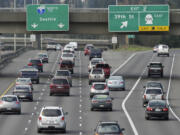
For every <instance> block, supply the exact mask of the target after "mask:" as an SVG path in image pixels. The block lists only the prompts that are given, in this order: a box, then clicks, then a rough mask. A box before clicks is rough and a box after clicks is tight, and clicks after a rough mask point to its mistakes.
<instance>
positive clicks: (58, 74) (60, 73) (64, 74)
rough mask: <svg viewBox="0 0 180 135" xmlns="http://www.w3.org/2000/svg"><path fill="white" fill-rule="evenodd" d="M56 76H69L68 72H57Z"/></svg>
mask: <svg viewBox="0 0 180 135" xmlns="http://www.w3.org/2000/svg"><path fill="white" fill-rule="evenodd" d="M56 76H69V72H68V71H57V72H56Z"/></svg>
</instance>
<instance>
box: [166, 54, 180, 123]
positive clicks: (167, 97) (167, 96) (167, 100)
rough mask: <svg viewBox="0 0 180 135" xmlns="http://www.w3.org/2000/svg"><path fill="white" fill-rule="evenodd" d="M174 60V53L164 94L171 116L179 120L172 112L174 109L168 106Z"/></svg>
mask: <svg viewBox="0 0 180 135" xmlns="http://www.w3.org/2000/svg"><path fill="white" fill-rule="evenodd" d="M174 60H175V54H174V55H173V61H172V65H171V71H170V77H169V84H168V90H167V95H166V102H167V104H168V105H169V109H170V110H171V113H172V114H173V116H174V117H175V118H176V119H177V120H178V121H179V122H180V118H179V117H178V116H177V115H176V113H175V112H174V110H173V109H172V107H171V106H170V103H169V92H170V88H171V80H172V72H173V67H174Z"/></svg>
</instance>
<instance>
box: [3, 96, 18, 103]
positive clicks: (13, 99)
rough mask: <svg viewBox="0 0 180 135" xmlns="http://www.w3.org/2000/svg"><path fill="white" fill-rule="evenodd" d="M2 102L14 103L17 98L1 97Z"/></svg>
mask: <svg viewBox="0 0 180 135" xmlns="http://www.w3.org/2000/svg"><path fill="white" fill-rule="evenodd" d="M2 101H6V102H14V101H17V98H16V97H2Z"/></svg>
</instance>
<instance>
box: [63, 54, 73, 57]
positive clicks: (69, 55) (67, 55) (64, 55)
mask: <svg viewBox="0 0 180 135" xmlns="http://www.w3.org/2000/svg"><path fill="white" fill-rule="evenodd" d="M63 57H73V54H70V53H66V54H63Z"/></svg>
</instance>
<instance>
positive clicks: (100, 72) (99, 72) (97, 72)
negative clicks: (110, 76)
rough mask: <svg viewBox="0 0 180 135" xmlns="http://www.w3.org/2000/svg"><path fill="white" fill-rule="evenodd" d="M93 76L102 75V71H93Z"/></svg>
mask: <svg viewBox="0 0 180 135" xmlns="http://www.w3.org/2000/svg"><path fill="white" fill-rule="evenodd" d="M92 74H102V70H93V72H92Z"/></svg>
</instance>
